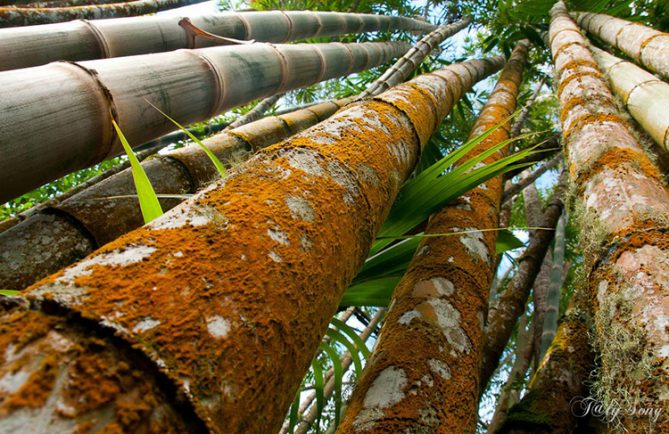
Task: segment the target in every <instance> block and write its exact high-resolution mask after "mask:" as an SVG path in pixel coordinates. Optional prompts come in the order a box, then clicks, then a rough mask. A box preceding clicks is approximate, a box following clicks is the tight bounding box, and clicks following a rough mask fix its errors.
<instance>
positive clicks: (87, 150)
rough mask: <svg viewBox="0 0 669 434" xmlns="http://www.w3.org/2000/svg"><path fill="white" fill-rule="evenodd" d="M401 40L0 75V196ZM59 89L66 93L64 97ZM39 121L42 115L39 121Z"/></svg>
mask: <svg viewBox="0 0 669 434" xmlns="http://www.w3.org/2000/svg"><path fill="white" fill-rule="evenodd" d="M409 48H410V45H409V44H407V43H404V42H368V43H360V44H339V43H336V44H296V45H271V44H251V45H241V46H239V45H238V46H230V47H212V48H202V49H197V50H177V51H173V52H169V53H157V54H146V55H142V56H130V57H124V58H117V59H103V60H92V61H86V62H79V63H66V62H54V63H51V64H49V65H44V66H40V67H36V68H29V69H25V70H13V71H4V72H1V73H0V112H1V113H3V116H2V117H0V153H2V155H3V158H2V159H1V160H0V185H2V187H3V188H2V190H1V191H0V202H4V201H7V200H10V199H12V198H14V197H17V196H19V195H21V194H23V193H25V192H27V191H30V190H31V189H33V188H35V187H38V186H39V185H42V184H44V183H46V182H49V181H52V180H54V179H56V178H59V177H60V176H63V175H65V174H67V173H70V172H73V171H75V170H78V169H82V168H84V167H87V166H90V165H92V164H95V163H97V162H99V161H102V160H105V159H107V158H111V157H114V156H116V155H118V154H120V153H122V152H123V148H122V146H121V144H120V141H119V140H118V137H117V136H116V134H115V132H114V129H113V127H112V125H111V121H112V119H115V120H116V122H117V123H118V124H119V125H120V127H121V129H122V130H123V132H124V135H125V136H126V137H127V139H128V141H129V142H130V143H131V144H133V145H135V146H137V145H139V144H141V143H144V142H146V141H148V140H152V139H155V138H156V137H159V136H161V135H163V134H165V133H167V132H170V131H172V130H173V129H174V125H173V124H172V123H171V122H170V121H169V120H168V119H166V118H165V116H163V115H162V114H161V113H159V112H158V111H157V110H155V109H153V108H152V107H151V106H150V105H149V103H148V102H147V101H150V102H151V103H153V104H155V105H157V106H158V107H159V108H161V109H162V110H163V111H166V112H167V114H168V115H169V116H171V117H172V118H174V119H176V120H177V121H178V122H180V123H182V124H189V123H192V122H197V121H202V120H206V119H209V118H211V117H213V116H215V115H217V114H218V113H221V112H223V111H225V110H227V109H229V108H232V107H235V106H238V105H241V104H245V103H247V102H250V101H253V100H255V99H258V98H262V97H266V96H270V95H274V94H276V93H281V92H284V91H286V90H290V89H296V88H299V87H303V86H307V85H309V84H313V83H317V82H319V81H323V80H327V79H330V78H335V77H340V76H342V75H346V74H349V73H352V72H357V71H362V70H364V69H366V68H370V67H373V66H376V65H380V64H382V63H384V62H386V61H388V60H390V59H392V58H394V57H397V56H400V55H402V54H403V53H405V52H406V51H407V50H408V49H409ZM64 95H65V97H64ZM35 119H40V122H39V125H38V126H36V125H35Z"/></svg>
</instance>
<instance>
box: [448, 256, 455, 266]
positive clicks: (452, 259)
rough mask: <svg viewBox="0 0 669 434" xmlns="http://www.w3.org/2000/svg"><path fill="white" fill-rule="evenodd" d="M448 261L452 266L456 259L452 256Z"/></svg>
mask: <svg viewBox="0 0 669 434" xmlns="http://www.w3.org/2000/svg"><path fill="white" fill-rule="evenodd" d="M447 261H448V263H449V264H451V263H453V261H455V259H454V258H453V257H452V256H449V257H448V259H447Z"/></svg>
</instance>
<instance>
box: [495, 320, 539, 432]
mask: <svg viewBox="0 0 669 434" xmlns="http://www.w3.org/2000/svg"><path fill="white" fill-rule="evenodd" d="M533 347H534V345H533V341H532V333H531V332H530V330H529V329H528V327H527V316H525V315H523V316H522V317H520V321H518V337H517V338H516V349H515V351H514V355H515V359H514V360H513V365H512V366H511V371H510V372H509V377H508V378H507V380H506V383H504V385H503V386H502V390H501V392H500V394H499V399H498V400H497V406H496V407H495V413H494V414H493V416H492V419H491V420H490V423H489V424H488V429H487V430H486V432H487V433H488V434H494V433H495V432H496V431H497V430H498V429H499V427H500V426H501V424H502V423H503V422H504V420H505V419H506V415H507V412H508V410H509V407H511V406H512V405H513V404H515V403H516V402H518V396H519V392H520V388H521V387H522V385H523V384H524V383H525V374H526V373H527V369H528V367H529V366H530V360H532V348H533Z"/></svg>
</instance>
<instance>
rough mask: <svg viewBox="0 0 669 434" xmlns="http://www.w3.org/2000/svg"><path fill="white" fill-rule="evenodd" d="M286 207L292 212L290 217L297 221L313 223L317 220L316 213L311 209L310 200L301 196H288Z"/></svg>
mask: <svg viewBox="0 0 669 434" xmlns="http://www.w3.org/2000/svg"><path fill="white" fill-rule="evenodd" d="M286 206H287V207H288V209H289V210H290V215H291V216H292V217H293V218H294V219H295V220H304V221H305V222H313V221H314V219H315V218H316V213H315V212H314V209H313V208H312V207H311V204H310V203H309V201H308V200H306V199H305V198H303V197H301V196H295V195H288V196H286Z"/></svg>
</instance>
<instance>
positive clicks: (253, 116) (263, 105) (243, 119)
mask: <svg viewBox="0 0 669 434" xmlns="http://www.w3.org/2000/svg"><path fill="white" fill-rule="evenodd" d="M283 95H284V94H283V93H278V94H276V95H272V96H270V97H267V98H265V99H263V100H262V101H260V102H259V103H258V104H257V105H256V106H255V107H253V108H252V109H251V110H249V111H248V113H246V114H244V115H242V116H240V117H239V118H238V119H235V120H234V121H233V122H232V123H231V124H230V125H228V126H227V127H226V130H230V129H233V128H237V127H241V126H242V125H246V124H248V123H249V122H253V121H256V120H258V119H260V118H262V117H263V116H264V115H265V112H266V111H267V110H269V109H270V108H271V107H272V106H273V105H274V104H276V102H277V101H278V100H279V98H281V97H282V96H283Z"/></svg>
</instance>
